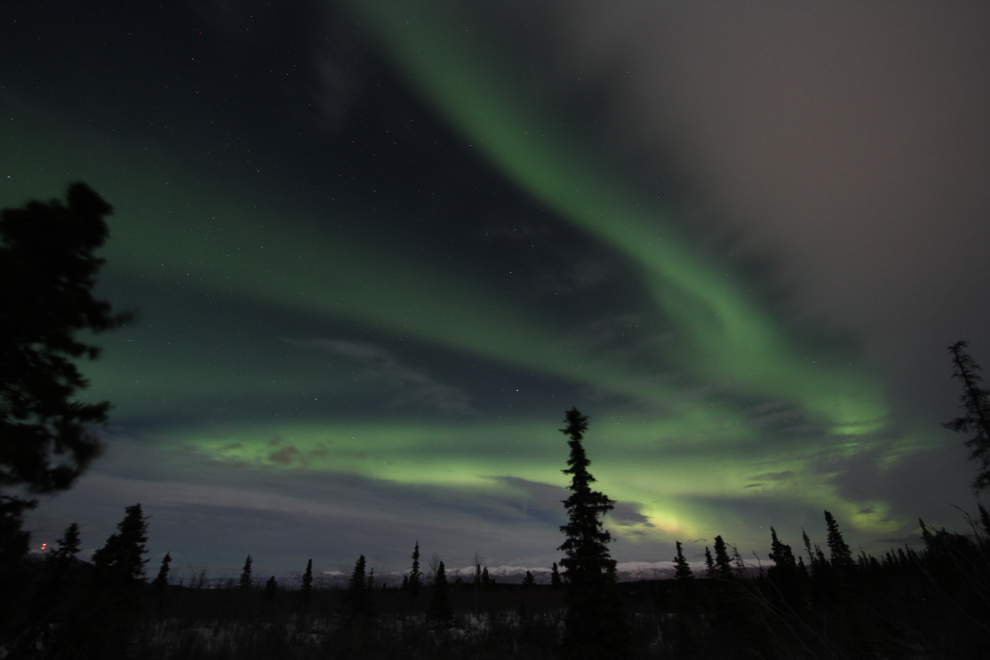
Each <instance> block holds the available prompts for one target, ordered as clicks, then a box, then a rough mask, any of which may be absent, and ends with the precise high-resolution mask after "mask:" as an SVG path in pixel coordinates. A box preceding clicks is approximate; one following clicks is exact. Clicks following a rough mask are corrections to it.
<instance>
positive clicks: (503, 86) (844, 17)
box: [0, 0, 990, 574]
mask: <svg viewBox="0 0 990 660" xmlns="http://www.w3.org/2000/svg"><path fill="white" fill-rule="evenodd" d="M15 4H16V9H15V10H13V11H10V12H8V13H9V15H8V16H5V17H4V18H3V25H4V27H3V33H0V38H2V39H3V42H4V43H7V44H17V47H16V48H8V49H6V50H7V53H6V54H5V55H3V67H2V71H3V80H2V89H0V108H2V110H3V114H2V115H0V116H2V119H3V120H4V121H5V123H6V124H7V125H6V126H5V128H6V131H5V134H4V135H3V139H4V142H3V146H2V148H0V168H2V171H0V206H3V207H9V206H14V205H19V204H21V203H23V202H24V201H26V200H28V199H31V198H41V199H48V198H51V197H54V196H58V195H61V194H63V193H64V190H65V187H66V185H67V183H69V182H70V181H75V180H83V181H86V182H87V183H89V184H90V185H91V186H92V187H93V188H94V189H95V190H97V191H98V192H100V193H101V194H102V195H103V196H104V197H105V198H106V199H107V200H108V201H109V202H110V203H111V204H113V206H114V208H115V214H114V215H113V216H112V218H111V219H110V222H111V228H112V230H113V236H112V238H111V240H110V241H109V243H108V246H107V248H106V250H105V255H104V256H105V257H106V259H107V266H106V267H105V269H104V272H103V275H102V277H101V282H100V292H101V294H102V295H103V296H105V297H106V298H107V299H109V300H111V301H112V302H113V303H114V305H115V307H118V308H121V309H136V310H138V312H139V319H138V321H137V322H136V323H135V324H134V325H132V326H130V327H128V328H125V329H123V330H120V331H117V332H114V333H112V334H108V335H105V336H101V337H99V340H98V343H100V344H102V345H103V346H104V349H105V350H104V354H103V356H102V357H101V358H100V359H99V360H98V361H96V362H93V363H89V364H86V365H85V366H84V371H85V373H87V374H88V375H89V377H90V378H91V382H92V386H91V388H90V390H89V392H88V396H91V397H93V398H95V399H104V398H105V399H109V400H111V401H112V402H113V403H114V409H113V411H112V413H111V424H110V426H109V427H108V428H107V441H108V452H107V455H106V456H105V457H104V458H103V459H102V460H101V461H100V462H98V463H97V464H96V465H95V466H94V468H93V469H92V470H91V471H90V473H89V474H88V475H87V476H85V477H84V478H83V479H82V480H81V481H80V483H79V485H78V486H77V487H76V488H75V489H74V490H72V491H70V492H68V493H66V494H64V495H61V496H59V497H57V498H54V499H50V500H46V501H44V502H43V503H42V505H41V506H40V507H39V509H38V511H37V512H35V514H33V517H32V525H34V527H33V528H32V529H33V531H34V534H35V538H36V539H37V540H39V541H44V540H50V539H52V538H55V536H57V535H58V534H59V533H60V532H61V530H62V529H63V528H64V527H65V526H66V525H67V524H68V523H69V522H71V521H74V520H75V521H78V522H79V523H80V525H81V526H82V530H83V541H84V544H85V546H86V547H87V548H88V549H92V548H94V547H97V546H98V545H100V544H102V542H103V540H104V539H105V537H106V535H107V534H108V533H109V531H110V530H111V529H112V526H113V524H114V523H115V522H116V520H117V519H118V518H119V515H120V512H122V511H123V507H124V506H126V505H128V504H132V503H133V502H136V501H140V502H141V503H142V505H143V506H144V508H145V511H146V512H148V513H150V514H151V515H152V516H153V518H152V520H151V541H150V543H151V547H152V551H153V552H155V553H159V554H160V553H161V552H164V551H165V550H166V549H168V550H169V551H170V552H171V553H172V556H173V557H175V558H176V561H177V564H181V565H183V566H189V567H195V568H198V567H201V566H205V567H209V568H210V570H211V571H214V572H216V573H218V574H224V573H232V572H233V570H234V567H236V566H238V565H239V564H240V563H241V562H242V561H243V556H244V555H245V554H247V553H249V552H250V553H252V555H254V557H255V560H256V561H257V562H258V563H259V565H260V566H262V567H263V570H267V569H268V568H270V569H271V570H272V571H282V572H288V571H292V570H299V568H298V567H299V565H300V561H301V562H302V565H304V564H305V559H306V558H308V557H313V558H314V563H315V564H316V565H318V566H319V567H321V568H322V569H325V570H330V569H338V568H345V567H346V566H348V565H349V564H352V563H353V560H354V558H355V557H356V556H357V555H358V554H362V553H363V554H365V555H368V556H369V558H370V560H371V561H372V562H373V563H374V565H375V566H377V567H379V569H380V570H391V569H401V568H403V567H404V566H405V563H406V556H407V555H408V553H409V551H410V549H411V547H412V544H413V542H414V541H415V540H416V539H419V541H420V543H421V545H422V547H423V549H424V550H425V551H426V552H427V553H429V552H433V551H436V552H439V553H440V554H441V555H442V556H443V557H444V558H445V561H447V563H448V565H452V566H459V565H462V564H463V565H467V564H469V563H470V558H471V557H472V556H473V554H474V552H475V551H477V552H480V553H481V554H482V555H484V556H485V557H486V558H487V562H488V564H490V565H499V564H512V565H521V566H543V565H549V563H550V562H551V561H554V560H555V559H557V557H558V553H557V552H556V551H555V548H556V546H557V545H559V542H560V541H559V532H558V530H557V525H559V524H560V522H561V520H562V508H561V507H560V505H559V501H560V500H561V499H563V492H564V491H563V490H561V489H562V487H563V486H564V484H565V483H566V482H565V479H564V476H563V475H562V474H561V472H560V470H561V469H562V467H563V464H564V461H565V460H566V444H565V442H564V440H563V437H562V436H561V435H560V433H558V432H557V429H558V428H559V427H560V424H561V419H562V417H563V412H564V410H565V409H566V408H569V407H570V406H574V405H576V406H578V407H579V408H580V409H581V410H582V411H583V412H585V413H586V414H588V415H589V416H590V417H591V433H590V435H589V437H588V440H587V442H586V447H587V450H588V452H589V456H590V457H591V460H592V472H593V474H594V475H595V476H596V477H597V478H598V479H599V484H600V486H601V488H602V490H603V491H605V492H606V493H607V494H608V495H609V496H611V497H612V498H614V499H616V500H617V501H618V502H619V506H618V507H617V509H616V511H615V512H614V515H612V516H611V517H610V518H609V520H608V523H607V524H608V526H609V528H610V529H611V530H612V531H613V533H614V534H615V535H616V536H617V538H618V542H617V543H616V544H615V545H614V547H613V554H614V556H615V557H616V558H618V559H619V560H620V561H642V562H653V561H660V560H668V559H670V558H671V557H672V556H673V550H672V548H673V544H674V541H675V540H680V541H682V542H684V543H685V544H686V547H687V548H688V549H689V554H690V553H692V552H693V553H694V555H698V554H700V553H702V552H703V551H704V545H705V544H706V543H710V539H712V538H713V537H714V536H715V535H716V534H722V535H723V536H725V537H726V538H727V539H728V540H730V542H733V543H735V544H737V545H738V546H739V549H740V551H742V552H743V554H747V553H748V552H750V551H756V552H757V553H758V554H760V555H761V556H765V548H766V546H767V545H768V544H769V526H770V525H771V524H772V525H774V527H775V528H776V529H777V530H778V531H779V532H781V535H782V536H783V537H784V538H785V540H786V541H789V542H790V543H792V545H794V546H795V547H797V545H799V534H800V530H801V528H802V527H804V528H806V529H807V530H808V532H809V534H810V535H811V536H812V538H813V539H816V540H818V542H821V540H822V538H823V536H824V532H823V531H822V530H821V528H822V522H821V519H820V517H821V510H822V509H823V508H827V509H829V510H831V511H832V512H833V513H835V514H836V516H837V518H838V519H839V522H840V524H841V525H842V526H843V528H844V529H847V530H848V534H849V538H850V539H851V540H852V541H853V542H854V543H855V544H856V545H862V546H863V547H864V548H867V549H873V548H880V547H886V546H888V545H890V544H892V543H895V544H896V543H903V542H912V540H913V539H914V538H915V537H916V527H917V520H916V519H917V517H918V516H922V517H924V518H925V519H926V521H930V522H932V523H933V524H937V525H943V524H944V525H948V526H950V527H954V526H958V525H959V524H961V522H962V521H961V520H959V518H958V514H957V513H956V512H955V511H954V510H953V509H952V508H951V506H950V504H958V505H960V506H964V507H966V506H969V505H970V504H971V502H972V501H973V500H972V495H971V494H970V493H969V492H968V491H967V487H966V486H967V484H968V482H969V480H970V478H971V471H972V466H971V465H969V464H968V463H967V461H966V460H965V450H964V449H963V448H962V444H961V440H962V439H961V438H957V437H953V436H952V435H951V434H948V433H947V432H946V431H944V430H942V429H941V428H940V426H939V423H940V422H941V421H944V420H946V419H949V418H951V417H952V416H954V415H955V414H956V408H955V403H954V400H955V397H956V392H955V389H954V385H953V383H952V382H951V381H950V380H949V377H948V376H949V373H950V369H949V365H948V360H947V359H946V357H945V354H944V347H945V346H946V345H947V344H948V343H950V342H951V341H954V340H956V339H960V338H967V339H969V340H970V342H971V344H972V346H973V349H974V356H975V357H976V359H977V360H978V361H981V362H982V363H983V364H985V365H986V364H987V363H988V362H990V360H988V359H987V356H988V355H990V353H987V351H988V350H990V349H988V348H987V347H988V346H990V340H985V339H990V338H987V335H986V328H987V322H988V321H990V313H988V311H987V305H986V304H985V302H986V299H987V297H986V294H985V293H984V292H983V290H982V288H983V287H982V285H981V284H980V283H985V282H987V281H988V278H987V276H988V275H990V271H988V268H990V266H988V260H987V259H986V258H985V255H984V252H985V245H987V244H990V242H988V241H987V239H990V230H988V228H987V227H988V224H990V223H987V221H986V219H987V214H988V212H990V188H988V184H987V181H988V180H990V178H988V177H987V175H988V174H990V157H988V156H987V154H988V153H990V150H987V149H986V147H987V146H990V136H988V133H987V128H986V126H987V125H988V124H987V123H986V122H985V120H986V119H987V118H988V114H990V94H988V92H987V91H986V90H987V89H988V87H987V82H988V77H987V65H986V64H985V62H986V61H990V58H984V55H987V51H988V50H990V47H988V45H987V42H986V37H985V36H982V35H985V34H988V33H990V30H987V31H985V32H980V30H979V29H978V26H980V25H984V26H987V25H988V24H990V13H988V12H987V11H986V10H979V11H978V10H976V9H974V8H973V7H972V6H969V5H965V4H963V3H959V4H958V5H956V4H948V5H943V6H942V7H941V8H935V7H932V6H930V5H927V4H925V3H907V4H900V3H898V4H895V3H888V4H883V3H881V4H880V5H878V7H882V8H883V10H880V9H876V8H864V7H856V6H854V5H852V4H848V5H847V4H844V3H838V4H833V3H830V4H824V3H822V4H811V5H808V6H807V7H802V8H794V9H784V5H782V4H781V3H755V4H753V5H752V6H751V7H750V8H749V9H748V10H743V9H740V8H738V7H734V6H730V4H729V3H720V2H712V3H671V4H670V5H668V6H667V7H665V8H662V9H651V8H650V7H648V6H647V5H646V4H645V3H619V4H618V5H617V6H615V8H613V9H612V10H610V11H609V12H607V13H605V14H603V11H604V10H603V9H602V8H601V6H600V5H598V4H597V3H590V2H578V3H573V4H567V3H557V2H550V1H547V2H540V3H516V2H484V3H477V4H474V3H472V5H471V6H470V8H469V7H468V6H466V5H465V4H464V3H450V2H425V1H419V0H417V1H416V2H401V3H400V2H392V1H391V0H374V1H371V0H368V1H361V2H357V1H355V2H340V3H336V2H317V1H310V2H285V3H271V4H269V3H264V2H259V3H252V2H244V3H240V2H228V1H224V0H214V1H213V2H207V3H176V4H175V6H173V7H170V8H167V9H166V8H157V9H145V8H138V7H132V6H130V5H129V4H128V3H108V4H107V5H106V7H105V8H104V9H102V10H101V12H102V13H101V14H96V15H93V14H87V13H85V12H84V11H83V10H82V9H80V8H77V7H75V6H74V5H72V4H71V3H56V4H55V5H51V6H48V7H46V8H39V7H34V6H33V5H31V4H29V3H21V2H17V3H15ZM739 12H742V15H736V14H738V13H739ZM747 12H748V13H747ZM925 16H928V17H929V18H935V19H938V20H934V21H933V20H925ZM924 26H927V27H924ZM802 30H805V31H808V32H807V33H808V34H813V35H815V36H816V37H817V40H807V39H806V40H804V41H801V40H799V39H797V38H796V37H795V36H794V35H795V34H799V33H801V32H802ZM871 30H874V31H871ZM757 37H759V38H757ZM799 42H800V43H799ZM757 43H758V44H759V46H757V45H756V44H757ZM947 44H952V47H951V48H949V46H948V45H947ZM731 48H735V49H736V50H735V51H731V52H730V49H731ZM774 49H779V50H777V51H775V50H774ZM905 49H906V50H910V51H911V52H912V53H918V54H917V57H918V58H920V59H922V60H924V61H926V62H928V66H929V67H930V68H931V70H927V69H921V68H918V67H917V66H915V60H913V59H910V58H908V59H906V60H903V58H900V54H901V52H902V50H905ZM768 52H770V53H771V55H770V56H768V55H767V53H768ZM774 52H776V53H777V54H778V55H779V58H778V57H774V56H773V55H772V54H773V53H774ZM768 57H769V60H767V59H766V58H768ZM651 58H655V59H651ZM747 58H748V59H747ZM902 60H903V61H902ZM768 61H770V62H772V63H769V64H768ZM778 61H779V62H783V63H782V64H781V63H778ZM745 63H748V64H749V66H750V67H751V68H750V69H745V67H744V64H745ZM737 69H739V70H743V71H745V72H746V73H745V77H744V79H745V81H746V82H745V84H743V83H740V82H738V81H739V80H740V79H741V78H740V75H739V70H737ZM950 71H951V72H952V76H953V77H952V78H951V80H950V82H944V81H945V80H946V75H948V74H947V73H946V72H950ZM943 74H945V75H943ZM816 85H817V86H816ZM795 90H798V91H795ZM802 90H803V91H802ZM936 92H937V93H938V94H936ZM935 96H938V97H939V98H940V100H939V101H938V102H935V101H932V98H933V97H935ZM754 98H759V102H754V101H753V99H754ZM713 99H716V100H717V102H716V101H715V100H713ZM692 103H694V104H695V105H694V106H692V105H691V104H692ZM886 110H890V111H889V112H886ZM823 117H825V118H824V119H823ZM919 117H922V118H925V119H926V121H927V123H924V122H921V120H919V119H918V118H919ZM773 118H782V119H780V121H772V119H773ZM919 126H920V127H922V128H923V129H924V130H921V129H919ZM795 127H797V128H795ZM842 127H845V129H846V130H845V132H843V131H842V130H840V129H841V128H842ZM872 128H876V129H877V130H876V131H873V130H872ZM880 128H882V129H883V131H880V130H879V129H880ZM950 129H951V130H950ZM884 131H886V133H885V132H884ZM887 133H891V134H892V135H893V137H891V138H889V140H888V138H885V137H883V136H884V135H886V134H887ZM816 135H817V136H820V137H821V138H822V139H821V140H820V141H818V142H816V140H815V136H816ZM864 135H868V136H870V137H869V139H867V140H865V143H866V147H863V146H862V145H863V144H864V139H863V136H864ZM874 136H880V137H874ZM974 145H975V146H974ZM979 145H982V147H983V149H982V151H981V150H980V148H978V147H979ZM860 149H868V150H869V156H863V155H862V153H861V152H860V151H859V150H860ZM857 154H859V156H857ZM860 168H862V169H860ZM760 174H762V175H765V176H763V177H762V178H760V177H759V176H757V175H760ZM823 189H827V193H825V192H822V190H823ZM936 212H937V213H938V215H937V216H936V215H935V213H936ZM936 218H937V219H936ZM980 245H982V246H984V248H980V247H979V246H980ZM448 558H449V561H448ZM691 558H696V557H691Z"/></svg>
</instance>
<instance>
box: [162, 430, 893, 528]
mask: <svg viewBox="0 0 990 660" xmlns="http://www.w3.org/2000/svg"><path fill="white" fill-rule="evenodd" d="M614 425H615V427H617V428H619V429H620V430H619V432H618V433H616V434H615V435H614V436H611V437H609V436H604V435H600V433H592V434H591V435H589V437H588V439H587V440H586V443H585V444H586V447H587V448H588V450H589V453H590V455H591V456H592V458H593V459H594V464H595V470H594V473H595V476H596V477H597V478H598V486H599V487H601V488H602V489H603V490H604V491H605V492H607V493H608V494H609V496H610V497H612V498H613V499H616V500H619V501H622V502H630V503H638V504H639V513H640V514H642V515H643V516H645V517H646V518H647V519H648V522H647V523H634V524H629V523H622V522H612V523H610V524H611V526H612V527H613V528H614V531H615V532H616V533H618V534H620V535H622V534H625V533H628V532H630V531H635V532H637V533H645V534H648V535H650V536H652V537H654V538H661V539H669V538H672V536H671V535H674V534H680V535H682V537H683V536H684V535H692V536H696V535H699V534H702V533H704V530H711V529H717V528H718V526H719V524H724V515H725V514H724V512H722V511H720V510H719V507H718V506H717V505H714V504H705V501H706V500H707V499H709V498H713V497H714V498H718V497H726V498H739V497H753V496H759V497H761V498H764V499H766V500H768V501H774V500H776V501H786V502H794V501H799V502H804V503H807V504H808V505H810V506H814V507H820V506H826V507H829V508H831V509H832V510H833V511H835V512H836V513H840V512H841V514H842V515H843V517H844V518H845V519H847V520H850V521H851V522H852V524H853V525H854V526H855V527H856V528H857V529H860V530H863V531H869V532H888V531H891V530H893V529H895V528H896V527H898V526H899V525H900V522H899V521H894V520H891V519H890V518H889V517H888V513H889V507H888V506H887V505H886V504H885V503H884V502H879V501H869V502H862V501H850V500H847V499H845V498H842V497H840V496H838V495H837V494H836V493H835V492H834V490H833V488H832V487H831V486H830V485H829V484H828V483H826V480H825V478H824V477H821V476H819V477H812V476H809V475H808V474H807V471H806V470H805V469H804V466H805V461H806V460H807V459H806V458H805V457H804V456H802V455H801V453H800V448H794V449H793V450H792V452H791V455H788V452H787V451H786V450H785V451H783V452H782V451H781V450H780V448H779V447H773V448H763V449H761V448H760V447H759V446H758V444H754V441H753V439H751V440H747V441H742V442H740V440H739V439H738V437H736V436H733V435H732V434H722V435H719V436H717V437H715V438H712V439H711V440H710V441H709V442H708V443H707V444H706V448H707V449H708V453H707V458H706V460H705V461H699V460H698V458H697V456H696V455H695V454H694V453H690V452H688V453H680V452H678V451H676V450H675V451H671V447H670V444H669V443H667V442H666V441H665V439H664V438H665V436H666V435H671V436H676V435H678V434H680V433H682V432H683V429H680V428H678V423H677V422H672V421H670V420H661V421H656V422H652V423H649V424H644V423H642V420H639V419H635V418H628V419H622V418H620V419H619V421H618V422H616V423H615V424H614ZM160 439H161V441H162V442H163V443H164V445H165V446H166V447H168V448H171V449H173V450H176V449H182V450H184V451H191V452H193V453H195V454H198V455H202V456H205V457H208V458H210V459H212V460H218V461H222V462H226V463H232V464H238V465H245V466H249V467H254V468H262V469H275V470H296V471H300V470H301V471H309V470H315V471H320V472H328V473H343V474H356V475H361V476H363V477H367V478H369V479H375V480H384V481H387V482H394V483H399V484H419V485H432V486H440V487H445V488H454V489H459V488H468V489H473V490H479V489H480V490H481V491H491V492H501V493H506V492H509V491H512V490H513V489H514V488H515V486H513V485H512V484H509V483H505V482H502V481H500V478H502V477H506V476H511V477H513V478H519V479H524V480H527V481H531V482H535V483H543V484H554V485H557V486H559V487H565V486H566V483H567V481H566V477H565V476H564V475H563V474H562V473H561V469H562V467H563V465H564V462H565V460H566V445H565V443H564V441H563V440H562V439H561V438H560V437H559V433H558V432H557V429H556V425H552V424H547V423H546V422H545V421H518V420H517V421H509V422H503V423H462V424H430V423H402V422H395V423H375V422H359V423H351V424H334V423H321V422H294V423H276V422H273V423H271V424H251V425H239V426H221V427H215V428H203V427H195V428H189V429H186V430H180V429H173V430H170V431H166V432H165V433H163V434H161V435H160ZM734 445H736V446H734ZM606 448H607V451H606ZM767 451H770V452H771V453H772V457H771V456H769V455H768V454H767ZM768 460H771V461H772V464H773V465H774V469H776V470H779V471H785V470H787V471H791V472H793V473H794V474H795V475H801V476H800V478H799V479H798V477H797V476H795V477H794V478H793V479H790V480H788V481H786V482H783V483H777V484H773V483H769V484H764V486H765V487H762V488H761V489H760V490H758V491H751V492H749V493H748V492H747V490H745V487H746V486H747V484H749V483H750V482H752V480H753V478H754V477H753V475H754V473H759V472H761V471H764V470H765V466H766V462H767V461H768ZM644 465H648V466H649V468H648V469H644Z"/></svg>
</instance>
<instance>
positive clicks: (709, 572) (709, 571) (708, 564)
mask: <svg viewBox="0 0 990 660" xmlns="http://www.w3.org/2000/svg"><path fill="white" fill-rule="evenodd" d="M716 575H717V572H716V571H715V560H714V559H712V551H711V550H709V549H708V546H707V545H706V546H705V577H709V578H713V577H715V576H716Z"/></svg>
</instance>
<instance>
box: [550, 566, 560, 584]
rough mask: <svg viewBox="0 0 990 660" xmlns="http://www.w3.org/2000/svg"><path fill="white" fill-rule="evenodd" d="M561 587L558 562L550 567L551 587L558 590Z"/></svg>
mask: <svg viewBox="0 0 990 660" xmlns="http://www.w3.org/2000/svg"><path fill="white" fill-rule="evenodd" d="M560 585H561V581H560V571H559V570H558V569H557V562H554V563H553V564H552V565H551V566H550V586H551V587H553V588H554V589H556V588H557V587H559V586H560Z"/></svg>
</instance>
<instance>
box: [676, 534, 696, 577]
mask: <svg viewBox="0 0 990 660" xmlns="http://www.w3.org/2000/svg"><path fill="white" fill-rule="evenodd" d="M674 543H675V544H676V545H677V555H676V556H675V557H674V579H675V580H693V579H694V573H692V572H691V565H690V564H688V562H687V559H685V558H684V551H683V549H682V548H681V542H680V541H674Z"/></svg>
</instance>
